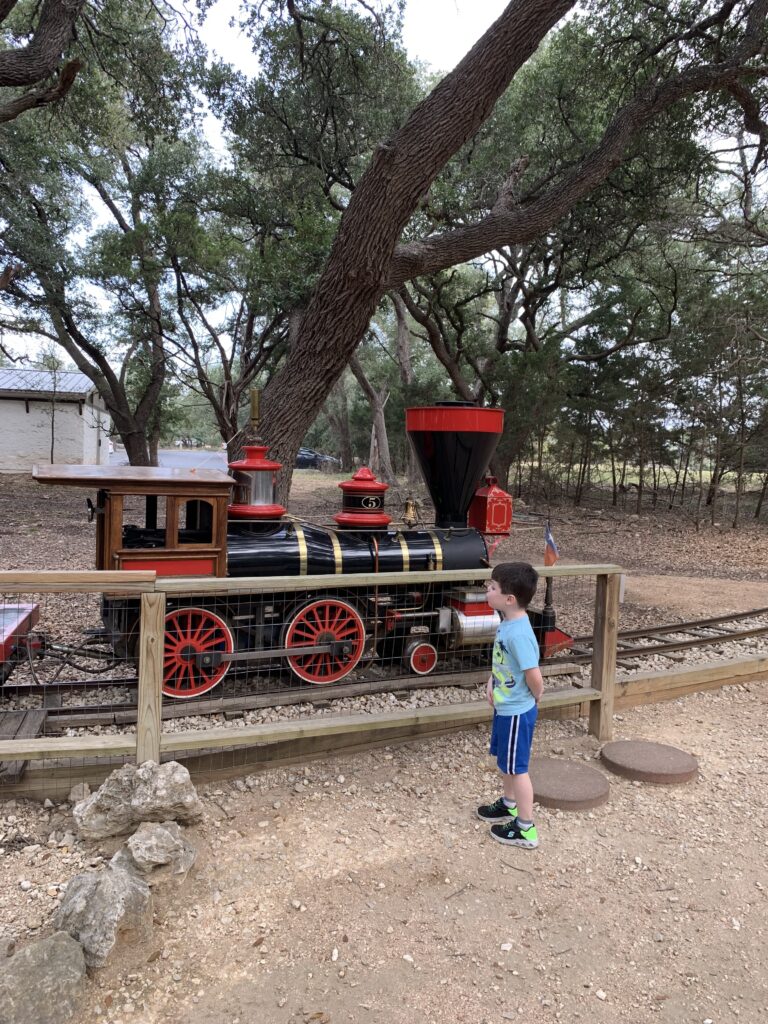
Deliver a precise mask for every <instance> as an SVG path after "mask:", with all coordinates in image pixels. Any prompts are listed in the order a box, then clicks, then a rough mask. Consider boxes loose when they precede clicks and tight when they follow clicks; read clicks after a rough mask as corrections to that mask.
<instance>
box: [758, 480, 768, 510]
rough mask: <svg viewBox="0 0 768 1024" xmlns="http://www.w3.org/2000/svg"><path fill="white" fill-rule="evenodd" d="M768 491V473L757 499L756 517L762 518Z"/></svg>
mask: <svg viewBox="0 0 768 1024" xmlns="http://www.w3.org/2000/svg"><path fill="white" fill-rule="evenodd" d="M766 493H768V473H766V474H765V476H764V477H763V486H762V489H761V491H760V497H759V498H758V499H757V508H756V509H755V519H759V518H760V513H761V511H762V508H763V502H764V501H765V495H766Z"/></svg>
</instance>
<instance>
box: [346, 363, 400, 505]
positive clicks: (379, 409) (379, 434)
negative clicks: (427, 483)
mask: <svg viewBox="0 0 768 1024" xmlns="http://www.w3.org/2000/svg"><path fill="white" fill-rule="evenodd" d="M349 368H350V370H351V371H352V373H353V374H354V375H355V379H356V380H357V382H358V384H359V385H360V387H361V388H362V389H363V393H364V394H365V397H366V398H367V399H368V402H369V404H370V406H371V416H372V425H371V450H370V459H369V461H370V462H371V463H373V464H372V465H371V467H370V469H371V470H372V472H374V473H375V474H376V475H377V476H378V477H379V479H380V480H383V481H384V483H387V484H393V485H395V486H397V477H396V476H395V471H394V470H393V469H392V459H391V457H390V454H389V438H388V436H387V423H386V420H385V418H384V406H385V405H386V402H387V398H389V393H387V395H386V397H385V396H384V395H382V394H379V393H378V392H377V391H376V389H375V388H374V387H373V386H372V384H371V382H370V381H369V380H368V378H367V377H366V376H365V373H364V371H363V368H362V366H361V365H360V363H359V362H358V359H357V356H352V358H351V359H350V361H349Z"/></svg>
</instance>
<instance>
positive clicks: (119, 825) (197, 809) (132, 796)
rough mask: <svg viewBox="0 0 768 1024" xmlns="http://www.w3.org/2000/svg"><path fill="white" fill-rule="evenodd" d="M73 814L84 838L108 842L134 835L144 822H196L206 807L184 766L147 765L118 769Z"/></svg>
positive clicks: (129, 765) (151, 763)
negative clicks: (129, 833)
mask: <svg viewBox="0 0 768 1024" xmlns="http://www.w3.org/2000/svg"><path fill="white" fill-rule="evenodd" d="M72 813H73V815H74V818H75V821H76V823H77V827H78V828H79V830H80V833H81V835H83V836H85V837H86V838H87V839H105V838H106V837H107V836H119V835H123V834H124V833H126V832H131V831H132V830H133V829H134V828H135V827H136V825H138V824H139V823H140V822H142V821H169V820H177V821H183V822H189V821H196V820H197V819H198V818H199V817H200V816H201V815H202V813H203V805H202V803H201V802H200V798H199V797H198V795H197V792H196V791H195V787H194V786H193V785H192V781H191V779H190V777H189V772H188V771H187V769H186V768H185V767H184V766H183V765H180V764H179V763H178V762H177V761H169V762H168V764H163V765H158V764H155V762H154V761H146V762H145V763H144V764H142V765H138V766H137V765H132V764H126V765H123V766H122V768H118V769H116V771H114V772H112V774H111V775H110V776H109V777H108V778H107V779H105V780H104V782H103V783H102V785H101V786H100V787H99V788H98V789H97V790H96V792H95V793H94V794H93V795H92V796H89V797H88V798H87V799H86V800H82V801H81V802H80V803H79V804H76V805H75V807H74V809H73V812H72Z"/></svg>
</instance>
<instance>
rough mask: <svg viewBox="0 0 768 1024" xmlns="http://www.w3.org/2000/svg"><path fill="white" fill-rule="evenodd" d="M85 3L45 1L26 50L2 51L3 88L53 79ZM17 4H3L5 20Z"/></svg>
mask: <svg viewBox="0 0 768 1024" xmlns="http://www.w3.org/2000/svg"><path fill="white" fill-rule="evenodd" d="M83 4H84V0H44V2H43V6H42V10H41V11H40V17H39V19H38V22H37V26H36V28H35V31H34V35H33V36H32V39H31V41H30V43H29V44H28V45H27V46H23V47H20V48H19V49H15V50H3V51H0V86H25V85H35V84H36V83H37V82H42V81H43V80H44V79H46V78H48V76H49V75H52V74H53V73H54V71H56V69H57V67H58V66H59V61H60V60H61V58H62V55H63V53H64V51H65V50H66V48H67V46H69V44H70V42H71V41H72V38H73V36H74V34H75V22H76V21H77V18H78V16H79V14H80V11H81V10H82V8H83ZM14 6H15V4H13V3H10V0H4V2H3V4H2V8H0V11H1V10H5V15H4V17H5V16H7V14H8V13H9V12H10V10H11V9H12V8H13V7H14Z"/></svg>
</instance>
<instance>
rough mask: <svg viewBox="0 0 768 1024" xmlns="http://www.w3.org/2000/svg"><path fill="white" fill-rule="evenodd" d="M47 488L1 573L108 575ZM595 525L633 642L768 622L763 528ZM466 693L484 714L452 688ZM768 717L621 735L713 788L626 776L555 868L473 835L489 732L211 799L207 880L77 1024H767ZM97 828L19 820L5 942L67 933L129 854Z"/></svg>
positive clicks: (731, 704) (7, 832)
mask: <svg viewBox="0 0 768 1024" xmlns="http://www.w3.org/2000/svg"><path fill="white" fill-rule="evenodd" d="M312 486H314V484H312ZM41 490H42V489H41ZM43 493H47V494H49V495H50V497H49V498H46V501H49V502H51V504H50V505H48V506H45V507H44V508H42V511H41V506H39V505H38V504H36V500H35V499H34V498H33V494H34V490H32V489H28V493H27V491H25V490H24V489H23V488H22V495H21V504H19V502H17V501H16V500H14V501H10V500H9V491H8V490H7V489H4V490H3V492H2V494H0V522H2V523H3V527H2V528H0V530H1V531H2V535H0V568H5V569H11V568H25V569H31V568H49V567H53V566H55V567H68V568H88V567H90V565H91V558H92V547H91V544H92V539H93V538H92V533H90V532H89V531H91V530H92V527H88V526H85V525H84V516H83V515H82V513H77V514H76V513H75V512H74V511H73V510H72V509H71V508H70V507H69V506H68V505H66V504H65V503H64V498H65V497H66V499H67V500H68V499H69V498H70V495H68V494H67V493H66V492H62V493H61V494H60V495H59V496H58V500H55V499H56V496H55V494H53V493H52V492H43ZM302 501H306V502H307V503H309V501H310V498H309V497H306V498H303V497H302V495H301V494H299V496H298V500H297V502H296V503H295V504H296V505H298V506H301V505H302ZM327 501H328V503H330V498H328V499H327ZM25 503H27V504H26V506H25ZM30 503H31V504H30ZM20 507H21V508H25V509H26V511H25V514H24V516H22V515H21V514H19V515H17V518H16V519H14V518H13V514H12V513H13V512H17V511H18V509H19V508H20ZM294 511H298V512H300V511H302V508H301V507H299V508H296V507H294ZM611 515H613V513H611ZM4 516H5V518H4ZM569 516H570V518H571V519H572V518H574V517H573V516H572V515H571V513H569ZM25 517H26V518H25ZM591 518H593V517H586V516H585V517H584V519H583V522H582V526H581V527H579V524H578V523H576V524H575V525H574V524H573V523H571V522H570V520H569V522H565V521H563V522H562V523H560V524H559V525H557V524H556V525H557V529H556V531H555V533H556V536H557V539H558V541H559V543H560V544H561V549H564V557H567V558H568V559H569V560H572V561H577V560H578V561H582V560H583V561H591V562H607V561H612V562H618V563H621V564H623V565H624V566H626V567H627V568H629V569H636V570H637V569H642V570H643V575H642V576H638V575H632V576H631V577H630V578H629V581H628V588H627V603H626V604H625V605H624V607H623V609H622V625H624V626H627V625H629V622H627V619H626V617H625V612H626V611H627V609H631V610H632V614H633V615H634V616H636V619H633V620H632V623H633V624H634V622H635V621H637V620H645V621H637V624H650V623H654V622H659V621H669V620H670V619H673V618H674V616H676V615H677V616H679V618H680V619H687V618H693V617H696V616H698V615H702V616H703V615H715V614H718V613H719V612H721V611H723V610H744V609H746V608H753V607H758V606H760V605H765V604H768V600H766V599H765V598H766V597H768V594H766V591H765V584H764V581H765V580H766V579H768V544H767V543H766V538H765V531H764V528H763V530H762V533H761V532H760V530H759V529H756V528H752V527H750V528H749V529H747V530H745V531H744V532H743V533H742V532H741V531H740V532H739V533H733V532H731V531H727V532H721V531H718V530H709V531H702V533H700V534H694V535H693V536H689V535H688V534H687V533H686V531H683V530H679V529H677V527H674V526H672V525H671V524H670V523H669V522H667V523H666V524H664V523H661V522H660V521H658V520H653V521H645V520H639V521H635V520H629V519H625V520H622V522H616V523H612V525H611V526H610V528H609V529H608V530H604V531H603V532H602V533H590V532H589V531H588V530H587V529H586V528H584V524H586V523H588V522H589V521H590V520H591ZM669 530H673V531H676V532H674V533H673V536H672V537H671V538H670V537H669V536H668V531H669ZM571 531H572V532H571ZM635 534H637V535H638V536H637V537H636V536H635ZM9 536H10V537H11V538H12V540H11V541H10V543H9ZM526 538H527V539H526ZM518 541H519V544H518ZM635 541H638V543H635ZM506 544H507V545H508V547H509V549H508V550H501V551H500V552H499V553H498V556H499V557H501V558H507V557H528V558H530V559H531V560H538V558H537V549H538V548H539V547H540V544H539V539H538V538H534V536H533V533H532V532H529V533H528V534H527V535H526V534H524V533H523V532H522V531H521V532H520V534H518V537H517V540H515V539H514V538H513V540H511V541H509V542H506ZM515 545H517V547H516V546H515ZM750 551H751V562H750V554H749V553H750ZM67 559H69V561H68V560H67ZM650 574H654V575H653V576H651V575H650ZM670 575H675V583H674V585H673V586H670V585H668V584H667V583H666V579H667V578H668V577H669V576H670ZM681 579H682V581H683V582H682V583H681ZM660 580H661V582H659V581H660ZM648 581H650V582H648ZM703 581H706V582H703ZM88 624H92V623H88ZM753 643H754V650H755V651H758V650H763V649H764V648H763V647H762V644H763V641H754V642H753ZM723 650H724V651H726V650H727V648H726V646H725V645H724V647H723ZM739 656H745V655H744V653H743V650H742V651H741V653H740V655H739ZM707 660H708V659H707ZM663 664H664V665H668V664H669V662H668V660H667V659H663ZM454 692H455V693H456V695H457V696H460V699H462V700H466V699H467V691H465V690H458V691H451V692H442V693H440V692H439V691H437V693H438V694H439V697H440V699H441V700H443V701H447V700H451V699H453V694H454ZM376 699H377V701H382V702H384V703H385V705H386V704H390V701H391V698H390V697H389V696H388V695H384V696H380V697H378V698H376ZM408 699H409V700H410V699H411V698H408ZM414 699H426V695H417V696H416V697H414ZM398 703H400V702H398ZM390 706H391V704H390ZM355 710H357V708H355ZM307 712H308V706H305V705H299V706H297V707H295V708H293V709H291V711H290V714H291V715H297V714H298V715H301V714H305V713H307ZM767 712H768V688H766V685H765V684H751V685H746V686H734V687H730V688H728V689H727V690H724V691H720V692H710V693H702V694H696V695H693V696H690V697H686V698H682V699H680V700H677V701H673V702H669V703H666V704H662V705H656V706H649V707H642V708H637V709H633V710H632V711H628V712H626V713H625V714H623V715H617V716H616V719H615V738H617V739H622V738H632V739H642V738H646V739H650V740H655V741H659V742H666V743H672V744H675V745H678V746H681V747H683V748H684V749H686V750H688V751H690V752H691V753H694V754H695V755H696V756H697V757H698V758H699V761H700V766H701V771H700V775H699V778H698V779H697V780H695V781H694V782H691V783H688V784H686V785H684V786H679V787H663V788H661V787H653V786H648V785H639V784H634V783H631V782H629V781H627V780H624V779H621V778H618V777H615V776H610V785H611V795H610V800H609V803H608V804H606V805H605V806H603V807H600V808H597V809H596V810H594V811H592V812H581V813H571V814H564V813H562V812H556V811H550V810H547V809H545V808H537V812H536V817H537V824H538V827H539V831H540V836H541V846H540V848H539V849H538V850H537V851H533V852H529V851H523V850H516V849H508V848H505V847H502V846H499V844H497V843H494V842H493V841H492V840H491V839H490V838H489V837H488V835H487V831H486V828H485V827H484V826H482V825H481V824H480V823H479V822H478V821H476V819H475V818H474V807H475V805H476V804H477V803H478V802H479V801H481V800H485V799H488V798H491V797H494V796H495V795H496V793H497V783H496V775H495V772H494V769H493V764H492V762H491V761H490V760H489V759H488V757H487V755H486V749H487V731H486V730H485V729H478V730H471V731H466V732H463V733H461V734H456V735H453V736H450V737H440V738H435V739H432V740H428V741H424V742H422V743H419V744H409V745H405V746H400V747H393V748H391V749H389V748H387V749H385V750H381V751H374V752H371V753H368V754H359V755H355V756H348V757H340V758H336V759H328V760H325V761H318V762H313V763H312V764H311V766H310V767H308V768H306V769H303V770H301V769H294V770H292V771H289V770H274V771H269V772H265V773H263V774H261V775H258V776H248V777H246V778H245V779H238V780H236V781H235V782H232V783H230V782H222V783H221V784H220V785H219V786H211V787H208V788H207V789H206V790H204V792H203V797H204V803H205V808H206V813H205V818H204V820H203V822H202V823H201V824H200V825H199V826H197V827H196V828H192V829H189V830H188V836H189V838H190V839H191V841H192V842H193V843H194V844H195V845H196V846H197V847H198V849H199V851H200V856H199V861H198V865H197V867H196V869H195V871H194V872H193V874H192V876H191V878H190V879H189V880H188V882H187V883H186V886H185V888H184V889H183V890H182V891H181V892H179V891H176V890H173V889H169V890H165V891H163V892H160V893H158V896H157V898H156V914H155V917H156V928H155V932H154V940H153V942H152V943H151V944H150V946H148V947H146V946H145V947H143V948H134V947H131V946H127V947H125V948H124V949H123V950H122V951H121V952H120V953H119V954H118V955H117V956H116V957H115V958H114V959H113V961H112V962H111V963H110V964H109V965H108V966H107V967H106V968H105V969H104V970H103V971H100V972H96V973H94V974H93V976H92V977H91V978H90V980H89V982H88V992H87V998H86V1009H85V1010H84V1011H83V1014H82V1016H81V1017H80V1018H79V1020H78V1024H118V1022H119V1024H128V1022H136V1024H160V1022H161V1021H162V1022H163V1024H251V1022H254V1024H255V1022H261V1021H264V1022H267V1024H273V1022H274V1024H283V1022H284V1024H294V1022H302V1024H310V1022H312V1024H339V1022H341V1021H354V1022H356V1024H357V1022H369V1021H370V1022H371V1024H405V1022H408V1024H411V1022H412V1021H414V1020H424V1021H435V1022H439V1024H443V1022H445V1024H449V1022H450V1024H454V1022H457V1024H463V1022H465V1024H495V1022H497V1021H498V1022H503V1021H505V1020H527V1021H530V1022H533V1024H543V1022H551V1021H581V1020H584V1021H593V1022H595V1024H613V1022H615V1021H633V1022H635V1021H646V1020H652V1021H660V1022H669V1024H673V1022H674V1024H708V1022H712V1024H737V1022H742V1021H747V1022H750V1024H751V1022H753V1021H754V1022H757V1021H758V1020H761V1019H763V1018H764V1017H765V1015H766V1013H768V983H767V982H766V968H767V967H768V963H766V960H768V956H767V955H766V948H767V947H766V941H765V936H766V934H767V931H766V930H767V929H768V912H767V909H766V899H767V898H768V897H767V894H766V887H768V880H766V874H765V863H766V859H768V849H767V847H768V840H766V835H767V834H768V833H766V825H767V824H768V820H767V814H766V802H765V799H764V796H765V785H766V775H767V774H768V765H767V762H766V755H765V720H766V713H767ZM269 713H270V712H265V713H263V714H264V715H268V714H269ZM251 714H256V713H251ZM253 720H263V719H261V718H259V717H258V715H257V717H256V718H254V719H253ZM536 752H537V753H538V754H542V755H549V756H555V757H566V758H569V759H571V760H576V761H577V762H582V763H584V762H589V763H590V764H591V765H592V766H593V767H595V768H596V770H598V771H604V769H603V768H602V767H601V764H600V762H599V761H598V760H596V757H597V756H598V755H599V744H598V743H597V742H596V741H595V740H594V739H593V738H592V737H590V736H588V735H587V734H586V730H585V724H584V723H583V722H573V721H543V722H542V723H541V724H540V726H539V728H538V731H537V741H536ZM74 831H75V830H74V828H73V822H72V816H71V808H70V807H69V805H68V804H66V803H65V804H61V805H57V806H53V805H51V806H48V807H41V806H40V805H35V804H31V803H28V802H24V801H11V802H5V803H4V804H2V805H0V850H2V853H0V936H2V935H4V936H6V937H10V938H11V939H14V940H16V941H17V942H18V944H19V945H23V944H24V943H25V942H27V941H29V940H30V939H33V938H35V937H37V936H41V935H44V934H46V933H47V931H48V930H49V928H50V919H51V916H52V913H53V910H54V908H55V907H56V905H57V903H58V901H59V900H60V898H61V892H62V890H63V889H64V888H65V887H66V884H67V882H68V880H69V879H70V878H71V877H72V876H73V875H74V874H75V873H76V872H77V871H80V870H92V869H94V868H96V867H98V866H99V864H100V863H102V860H103V858H105V857H108V856H110V855H111V853H112V852H113V851H114V849H115V848H116V845H117V843H113V844H109V843H102V844H84V843H81V842H80V841H79V840H77V839H76V838H75V835H74Z"/></svg>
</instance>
